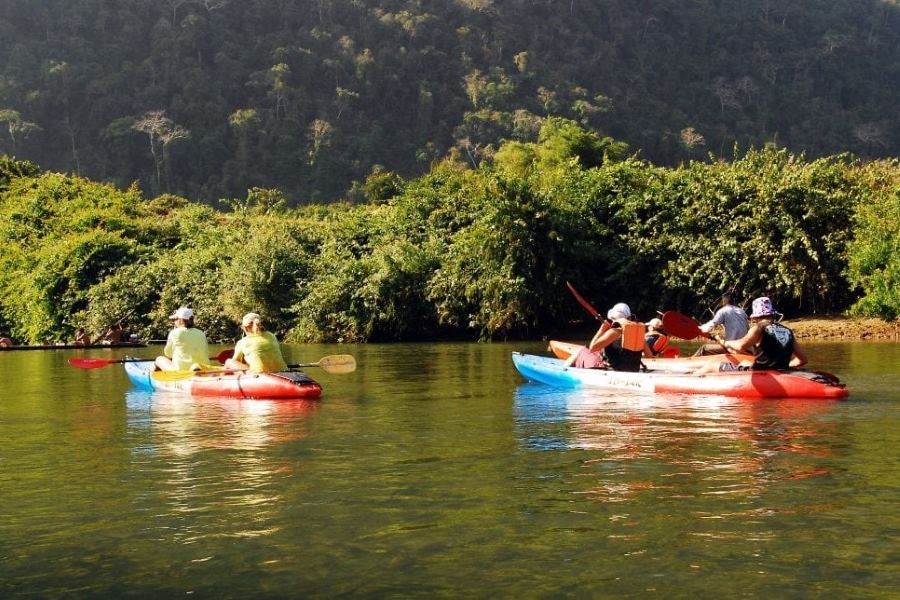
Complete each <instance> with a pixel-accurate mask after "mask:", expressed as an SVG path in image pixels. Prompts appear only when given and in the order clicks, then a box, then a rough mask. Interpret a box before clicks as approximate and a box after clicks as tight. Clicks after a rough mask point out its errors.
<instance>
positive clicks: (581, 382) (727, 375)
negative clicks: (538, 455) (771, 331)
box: [512, 352, 848, 400]
mask: <svg viewBox="0 0 900 600" xmlns="http://www.w3.org/2000/svg"><path fill="white" fill-rule="evenodd" d="M512 359H513V364H515V366H516V369H517V370H518V371H519V373H521V374H522V375H523V376H524V377H525V378H527V379H529V380H531V381H536V382H538V383H543V384H546V385H551V386H554V387H561V388H570V389H572V388H582V387H588V388H598V389H610V390H632V391H635V392H642V393H653V394H713V395H720V396H731V397H736V398H816V399H825V400H831V399H840V398H846V397H847V395H848V391H847V388H846V386H844V385H842V384H840V383H837V382H836V381H834V379H832V378H830V377H829V376H827V375H825V374H819V373H812V372H808V371H729V372H716V373H708V374H705V375H691V374H688V373H677V372H666V371H646V372H638V373H630V372H623V371H611V370H605V369H579V368H574V367H566V366H565V364H564V361H562V360H560V359H558V358H548V357H543V356H533V355H529V354H521V353H519V352H513V356H512ZM668 360H677V359H668Z"/></svg>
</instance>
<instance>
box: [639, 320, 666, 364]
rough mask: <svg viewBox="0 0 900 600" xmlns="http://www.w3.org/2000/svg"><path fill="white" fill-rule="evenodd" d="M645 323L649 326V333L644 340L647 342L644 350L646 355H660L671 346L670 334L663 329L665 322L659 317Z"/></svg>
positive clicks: (651, 356)
mask: <svg viewBox="0 0 900 600" xmlns="http://www.w3.org/2000/svg"><path fill="white" fill-rule="evenodd" d="M644 325H646V326H647V333H646V335H644V340H645V341H646V342H647V348H646V349H645V350H644V356H646V357H647V358H653V357H656V356H659V355H660V354H662V353H663V351H664V350H665V349H666V348H668V347H669V336H668V335H666V331H665V330H664V329H663V323H662V321H661V320H659V319H657V318H653V319H650V320H649V321H647V322H646V323H644Z"/></svg>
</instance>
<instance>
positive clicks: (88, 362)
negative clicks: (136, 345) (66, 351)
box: [69, 358, 122, 369]
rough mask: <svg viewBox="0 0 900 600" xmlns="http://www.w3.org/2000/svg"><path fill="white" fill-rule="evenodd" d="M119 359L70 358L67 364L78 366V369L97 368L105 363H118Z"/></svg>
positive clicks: (105, 364)
mask: <svg viewBox="0 0 900 600" xmlns="http://www.w3.org/2000/svg"><path fill="white" fill-rule="evenodd" d="M120 362H122V361H121V360H115V359H112V358H70V359H69V364H70V365H72V366H73V367H78V368H79V369H99V368H100V367H105V366H107V365H112V364H115V363H120Z"/></svg>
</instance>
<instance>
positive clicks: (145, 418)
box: [125, 390, 319, 544]
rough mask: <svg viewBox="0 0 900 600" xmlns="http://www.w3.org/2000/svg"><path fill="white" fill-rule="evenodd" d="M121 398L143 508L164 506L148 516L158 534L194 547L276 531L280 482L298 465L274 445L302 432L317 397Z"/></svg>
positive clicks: (138, 395) (163, 395)
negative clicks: (141, 486) (156, 504)
mask: <svg viewBox="0 0 900 600" xmlns="http://www.w3.org/2000/svg"><path fill="white" fill-rule="evenodd" d="M125 402H126V407H127V411H128V428H129V434H130V436H131V437H132V444H131V449H132V460H133V464H134V467H135V468H134V469H133V472H134V473H140V474H141V477H142V478H145V479H146V481H144V482H143V483H144V485H145V490H146V493H147V496H148V498H147V499H146V500H147V502H148V505H152V503H154V502H159V501H162V502H163V504H164V505H165V506H167V510H166V511H165V512H164V513H163V514H157V515H154V519H153V520H154V522H155V525H154V527H156V528H157V530H158V531H157V534H158V535H159V536H160V537H161V539H165V538H171V539H172V540H173V541H175V542H179V543H187V544H194V543H197V542H198V541H201V540H212V539H215V538H232V537H235V538H252V537H258V536H265V535H269V534H271V533H273V532H275V531H277V530H278V529H279V525H278V522H279V520H280V511H281V510H282V508H283V504H284V491H283V489H282V486H281V484H282V481H283V480H284V479H285V478H289V477H292V476H294V475H295V474H296V473H295V470H296V468H297V466H298V465H297V464H296V463H294V462H291V461H285V460H283V459H282V458H281V457H282V455H281V454H280V453H279V452H277V451H275V449H276V448H277V447H278V446H281V445H284V444H291V443H295V442H298V441H300V440H302V439H304V438H305V437H306V436H307V435H308V431H307V430H306V428H305V425H306V423H307V418H308V417H309V416H310V415H312V414H314V413H315V412H316V410H317V409H318V406H319V403H318V402H311V401H304V400H297V401H294V400H288V401H283V400H282V401H267V400H237V399H233V398H191V397H185V396H182V395H176V394H166V393H156V392H143V391H135V390H132V391H129V392H128V393H127V394H126V396H125ZM153 496H158V497H157V498H152V497H153ZM205 517H206V518H205Z"/></svg>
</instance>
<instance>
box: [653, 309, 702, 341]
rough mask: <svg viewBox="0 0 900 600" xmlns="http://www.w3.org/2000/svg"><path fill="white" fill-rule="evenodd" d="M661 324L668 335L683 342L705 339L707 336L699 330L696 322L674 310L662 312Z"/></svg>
mask: <svg viewBox="0 0 900 600" xmlns="http://www.w3.org/2000/svg"><path fill="white" fill-rule="evenodd" d="M662 322H663V328H664V329H665V330H666V331H667V332H668V333H669V334H671V335H674V336H675V337H678V338H681V339H683V340H692V339H694V338H696V337H698V336H701V337H707V335H706V334H705V333H703V331H701V330H700V326H699V325H698V324H697V321H695V320H694V319H693V318H691V317H689V316H687V315H685V314H682V313H680V312H676V311H674V310H669V311H666V312H664V313H663V318H662Z"/></svg>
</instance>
